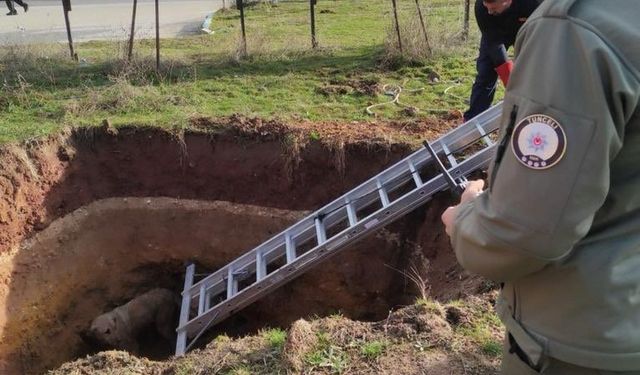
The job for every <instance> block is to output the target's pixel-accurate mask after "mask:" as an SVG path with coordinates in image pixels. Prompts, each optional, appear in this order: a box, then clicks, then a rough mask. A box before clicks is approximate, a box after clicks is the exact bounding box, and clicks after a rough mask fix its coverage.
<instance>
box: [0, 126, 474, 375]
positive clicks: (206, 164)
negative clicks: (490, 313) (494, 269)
mask: <svg viewBox="0 0 640 375" xmlns="http://www.w3.org/2000/svg"><path fill="white" fill-rule="evenodd" d="M456 121H457V119H456V116H455V115H452V117H451V118H450V119H443V120H442V121H440V122H433V123H420V122H414V123H405V124H396V123H391V124H389V123H354V124H350V125H348V126H345V125H344V124H330V123H325V124H305V123H300V124H295V125H287V124H282V123H279V122H275V121H262V120H260V119H247V118H239V117H232V118H229V119H223V120H216V121H214V120H212V119H205V118H198V119H194V120H193V127H194V130H191V131H188V132H184V133H178V134H175V133H170V132H166V131H163V130H159V129H140V128H121V129H117V130H116V129H113V128H111V127H109V126H108V123H106V124H105V126H103V127H102V128H92V129H76V130H69V131H67V132H64V133H62V134H58V135H55V136H52V137H48V138H44V139H39V140H34V141H30V142H25V143H23V144H19V145H7V146H4V147H2V148H0V165H1V168H0V192H1V195H0V299H1V300H2V304H1V305H0V306H1V308H0V338H1V340H0V373H3V374H4V373H7V374H14V373H15V374H19V373H29V374H31V373H33V374H36V373H42V372H43V371H44V370H46V369H51V368H54V367H56V366H59V365H60V364H62V363H63V362H65V361H69V360H72V359H74V358H77V357H79V356H83V355H85V354H89V353H92V352H93V351H94V348H91V347H89V346H87V345H86V343H84V342H83V341H82V339H81V338H80V333H81V332H82V330H84V329H86V328H87V326H88V323H89V322H90V320H91V319H92V318H93V317H95V316H96V315H98V314H99V313H100V312H103V311H106V310H108V309H110V308H113V307H114V306H116V305H118V304H121V303H124V302H126V301H127V300H128V299H129V298H132V297H133V296H135V295H136V294H138V293H141V292H144V291H145V289H149V288H151V287H157V286H162V287H167V288H170V289H174V290H176V291H178V290H179V289H181V285H182V277H183V271H184V263H185V262H186V261H191V260H195V261H196V262H197V263H198V264H199V266H201V267H202V269H204V270H215V269H216V268H218V267H220V266H222V265H224V264H226V263H227V262H228V261H229V260H231V259H233V258H234V257H235V256H237V255H239V254H241V253H243V252H244V251H246V250H248V249H249V248H251V247H252V246H255V245H257V244H259V243H260V242H261V241H263V240H265V239H267V238H269V237H270V236H271V235H273V234H275V233H277V232H279V231H280V230H282V229H284V228H285V227H286V226H288V225H289V224H290V223H293V222H295V221H296V219H297V218H300V217H301V216H302V215H304V212H306V211H309V210H314V209H317V208H318V207H320V206H322V205H324V204H325V203H327V202H329V201H331V200H332V199H333V198H336V197H338V196H340V195H341V194H343V193H344V192H346V191H348V190H350V189H351V188H353V187H355V186H357V184H359V183H360V182H362V181H364V180H366V179H367V178H369V177H370V176H371V175H373V174H375V173H377V172H379V171H381V170H383V169H384V167H385V166H388V165H390V164H392V163H393V162H395V161H397V160H399V159H401V158H402V157H403V156H405V155H407V154H408V153H410V152H411V151H413V149H414V148H416V147H417V146H416V144H418V143H419V141H420V139H422V138H429V139H432V138H435V137H437V134H439V133H442V132H444V131H445V130H447V129H449V128H450V127H451V126H452V124H454V123H455V122H456ZM449 203H450V202H449V198H448V196H447V195H446V194H443V195H442V196H441V197H439V198H437V199H435V200H434V201H433V202H432V203H431V204H430V205H429V206H427V207H426V208H424V209H419V210H416V211H415V212H414V213H411V214H410V215H407V216H406V217H405V218H403V219H401V220H399V221H398V222H396V223H395V224H393V225H391V226H389V227H388V228H386V229H385V230H382V231H379V232H378V233H377V234H376V235H375V236H372V237H370V238H369V239H367V240H366V241H363V242H361V243H359V244H358V245H357V246H355V247H354V249H352V250H349V251H345V252H344V253H342V254H340V255H338V256H337V257H336V258H333V259H332V260H331V261H330V262H329V263H327V264H325V265H323V266H322V267H319V268H318V269H314V270H313V271H312V272H310V273H309V274H307V275H304V276H303V277H301V278H299V279H298V280H296V281H294V282H293V283H291V284H288V285H287V286H285V287H283V288H282V289H281V290H279V291H277V292H276V293H274V294H272V295H271V296H269V297H268V298H266V299H264V300H262V301H260V302H259V303H256V304H254V305H252V306H250V307H248V308H247V309H245V310H243V312H242V313H241V314H238V316H236V317H233V318H232V319H229V321H228V322H226V323H224V324H222V325H220V326H219V327H217V328H216V330H215V331H214V332H213V333H212V334H211V337H214V336H215V335H216V334H218V333H221V332H226V333H227V334H229V335H236V336H237V335H244V334H249V333H255V332H256V331H257V330H258V329H259V328H261V327H263V326H264V325H265V324H267V325H270V326H280V327H288V326H289V325H290V324H291V323H292V322H294V321H296V320H297V319H301V318H307V317H309V316H312V315H314V314H316V315H318V316H327V315H329V314H332V313H336V312H342V313H343V314H344V315H345V319H347V318H353V319H358V320H362V321H369V322H375V321H380V320H382V319H384V318H385V317H386V316H387V314H388V311H389V309H392V308H396V307H398V306H401V305H406V304H410V303H411V302H412V301H413V300H414V299H415V295H416V292H417V291H416V289H415V287H414V285H412V283H411V282H410V281H409V280H408V279H407V278H406V277H405V276H404V275H402V273H401V272H399V271H398V270H406V269H408V267H409V266H411V265H417V266H419V268H420V269H422V270H423V272H422V273H423V277H424V278H425V279H426V280H428V281H429V285H430V295H431V296H432V297H433V298H435V299H437V300H438V301H443V302H446V301H449V300H453V299H458V298H464V297H466V296H469V295H474V294H477V293H479V292H482V291H484V290H485V288H484V284H483V282H482V280H479V279H478V278H474V277H471V276H470V275H467V274H465V273H464V272H462V270H461V269H460V268H459V266H457V263H456V261H455V257H454V256H453V254H452V253H451V251H450V250H449V245H448V239H447V237H446V235H444V234H443V232H442V228H441V224H440V222H439V213H440V212H441V211H442V210H443V209H444V207H446V206H447V205H448V204H449ZM310 290H313V293H310V292H309V291H310ZM293 300H295V301H301V303H296V304H291V303H288V302H289V301H293ZM283 305H286V306H293V307H292V308H288V309H287V311H286V312H284V313H283V312H282V310H283V309H282V308H281V306H283ZM354 324H355V323H354ZM362 324H365V323H362ZM366 324H373V323H366ZM203 341H206V340H203ZM160 346H162V345H160ZM160 346H158V345H155V346H150V347H149V348H148V349H147V352H146V355H147V356H149V357H151V358H162V357H164V356H166V355H168V354H169V353H170V348H169V349H167V348H166V347H160ZM164 346H166V345H164ZM52 348H55V349H52ZM434 358H435V357H434ZM436 362H437V361H436ZM445 367H446V366H445ZM407 373H411V372H407Z"/></svg>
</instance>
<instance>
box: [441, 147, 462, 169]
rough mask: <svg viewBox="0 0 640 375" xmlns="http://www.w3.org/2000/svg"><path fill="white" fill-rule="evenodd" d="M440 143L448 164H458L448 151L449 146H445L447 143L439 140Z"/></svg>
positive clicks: (453, 165) (452, 165)
mask: <svg viewBox="0 0 640 375" xmlns="http://www.w3.org/2000/svg"><path fill="white" fill-rule="evenodd" d="M440 145H441V146H442V152H444V154H445V155H446V156H447V159H449V164H451V167H452V168H453V167H455V166H457V165H458V161H457V160H456V158H455V157H454V156H453V155H452V154H451V151H449V147H447V145H445V144H444V143H443V142H440Z"/></svg>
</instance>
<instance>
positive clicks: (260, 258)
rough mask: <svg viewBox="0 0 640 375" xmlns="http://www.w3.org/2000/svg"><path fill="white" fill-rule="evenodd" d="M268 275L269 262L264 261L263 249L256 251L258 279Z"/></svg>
mask: <svg viewBox="0 0 640 375" xmlns="http://www.w3.org/2000/svg"><path fill="white" fill-rule="evenodd" d="M266 276H267V262H265V261H264V254H262V251H261V250H258V251H256V281H260V280H262V279H264V278H265V277H266Z"/></svg>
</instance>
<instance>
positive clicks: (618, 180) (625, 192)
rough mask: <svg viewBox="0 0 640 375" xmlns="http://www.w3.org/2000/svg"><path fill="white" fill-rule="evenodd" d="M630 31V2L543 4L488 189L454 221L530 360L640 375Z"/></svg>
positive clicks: (530, 29) (635, 44) (527, 33)
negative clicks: (497, 288) (498, 286)
mask: <svg viewBox="0 0 640 375" xmlns="http://www.w3.org/2000/svg"><path fill="white" fill-rule="evenodd" d="M639 20H640V1H637V0H617V1H603V0H547V1H545V2H543V3H542V5H541V6H540V8H538V10H537V11H536V12H535V13H534V14H533V15H532V16H531V18H530V19H529V20H528V21H527V23H526V24H525V25H524V26H523V28H522V29H521V31H520V33H519V34H518V38H517V40H516V53H517V55H516V66H515V69H514V71H513V73H512V76H511V80H510V83H509V86H508V88H507V93H506V96H505V101H504V114H503V117H502V120H501V121H502V128H501V138H502V140H503V141H504V142H505V143H504V144H505V146H506V147H505V148H504V152H503V153H499V155H497V156H496V161H495V162H494V165H493V167H491V168H490V171H489V179H490V188H489V190H488V191H485V192H484V193H482V194H481V195H480V196H478V197H477V198H476V199H475V200H474V201H472V202H470V203H467V204H465V205H463V206H460V207H459V209H458V210H457V212H456V219H455V224H454V229H453V234H452V244H453V247H454V249H455V252H456V255H457V257H458V260H459V262H460V263H461V264H462V265H463V266H464V267H465V268H466V269H468V270H470V271H472V272H476V273H478V274H481V275H484V276H486V277H487V278H490V279H493V280H496V281H499V282H503V283H505V285H504V288H503V291H502V294H501V298H500V300H499V302H498V304H497V310H498V313H499V315H500V317H501V318H502V320H503V321H504V323H505V325H506V326H507V328H508V329H509V331H510V332H511V333H512V334H513V335H514V337H515V338H516V340H517V341H518V343H519V344H520V346H521V347H523V349H524V350H525V351H526V352H527V353H528V354H529V356H530V357H531V358H532V360H533V361H534V362H538V361H539V360H540V359H541V358H542V357H544V356H545V355H548V356H551V357H553V358H557V359H560V360H562V361H566V362H569V363H574V364H576V365H580V366H584V367H591V368H597V369H604V370H614V371H616V370H617V371H630V370H640V110H639V107H638V105H639V100H640V21H639ZM512 113H513V115H514V116H513V118H512ZM534 115H535V116H534ZM528 116H534V117H528ZM527 117H528V119H527ZM530 122H536V123H537V125H536V126H537V128H534V127H530V126H529V127H527V124H528V123H530ZM545 123H546V124H547V125H548V126H546V125H544V124H545ZM541 124H543V125H541ZM536 129H542V130H540V132H537V133H536V132H535V131H534V130H536ZM520 130H522V131H520ZM536 131H537V130H536ZM510 132H512V134H509V133H510ZM534 150H535V151H534ZM530 155H533V157H532V156H530ZM536 155H537V156H536Z"/></svg>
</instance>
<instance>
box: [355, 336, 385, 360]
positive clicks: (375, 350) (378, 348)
mask: <svg viewBox="0 0 640 375" xmlns="http://www.w3.org/2000/svg"><path fill="white" fill-rule="evenodd" d="M386 348H387V343H386V342H384V341H380V340H374V341H370V342H366V343H364V344H363V345H362V348H361V349H360V353H361V354H362V355H363V356H364V357H365V358H367V359H369V360H374V359H376V358H378V357H380V356H381V355H382V354H383V353H384V351H385V349H386Z"/></svg>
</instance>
